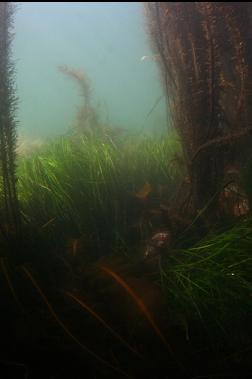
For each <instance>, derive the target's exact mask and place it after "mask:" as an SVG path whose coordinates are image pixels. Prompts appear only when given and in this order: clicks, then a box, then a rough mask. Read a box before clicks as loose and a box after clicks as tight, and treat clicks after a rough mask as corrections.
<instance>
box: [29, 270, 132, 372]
mask: <svg viewBox="0 0 252 379" xmlns="http://www.w3.org/2000/svg"><path fill="white" fill-rule="evenodd" d="M22 270H23V271H24V273H25V274H26V276H27V277H28V278H29V279H30V281H31V282H32V284H33V286H34V287H35V288H36V290H37V291H38V293H39V295H40V297H41V298H42V300H43V301H44V303H45V304H46V306H47V308H48V310H49V312H50V314H51V315H52V317H53V318H54V319H55V321H56V322H57V324H58V325H59V326H60V327H61V328H62V329H63V330H64V332H65V333H66V334H67V335H68V337H70V338H71V339H72V340H73V341H74V342H75V343H76V344H77V345H79V346H80V347H81V348H82V349H83V350H84V351H85V352H86V353H88V354H89V355H91V356H92V357H93V358H95V359H96V360H97V361H99V362H100V363H102V364H103V365H104V366H106V367H109V368H110V369H112V370H114V371H116V372H118V373H120V374H121V375H123V376H124V377H126V378H132V376H130V375H128V374H127V373H126V372H124V371H122V370H121V369H119V368H118V367H115V366H113V365H112V364H111V363H109V362H108V361H106V360H105V359H103V358H102V357H100V356H99V355H97V354H96V353H95V352H93V351H92V350H90V349H89V348H88V347H87V346H85V345H83V344H82V343H81V342H80V341H79V340H78V339H77V338H76V337H75V336H74V335H73V334H72V333H71V332H70V330H69V329H68V328H67V326H66V325H65V324H64V323H63V322H62V321H61V320H60V318H59V317H58V315H57V314H56V312H55V311H54V309H53V307H52V306H51V304H50V303H49V301H48V300H47V297H46V295H45V294H44V292H43V291H42V289H41V288H40V287H39V285H38V284H37V282H36V280H35V278H34V276H33V275H32V274H31V273H30V271H29V270H28V268H26V267H25V266H22Z"/></svg>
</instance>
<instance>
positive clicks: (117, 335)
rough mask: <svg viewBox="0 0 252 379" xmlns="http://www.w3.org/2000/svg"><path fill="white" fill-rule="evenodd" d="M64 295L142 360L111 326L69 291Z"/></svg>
mask: <svg viewBox="0 0 252 379" xmlns="http://www.w3.org/2000/svg"><path fill="white" fill-rule="evenodd" d="M65 294H66V295H67V296H68V297H70V298H71V299H73V300H75V301H76V302H77V303H78V304H79V305H80V306H81V307H82V308H84V309H85V310H87V311H88V312H89V313H90V314H91V315H92V316H93V317H94V318H95V319H96V320H98V321H99V322H100V323H101V324H102V325H103V326H104V327H105V328H106V329H107V330H108V331H109V332H110V333H111V334H112V335H113V336H114V337H115V338H117V339H118V340H119V341H120V342H121V343H122V344H123V345H124V346H126V347H127V348H128V349H129V350H130V351H131V352H132V353H134V354H136V355H137V356H138V357H140V358H143V356H142V355H141V354H140V353H139V352H138V351H137V350H135V349H134V348H133V347H131V346H130V345H129V344H128V342H127V341H125V339H123V338H122V337H121V336H120V334H118V333H117V332H116V331H115V330H114V329H113V328H111V326H109V325H108V324H107V323H106V321H105V320H104V319H103V318H102V317H101V316H99V315H98V314H97V313H96V312H95V311H94V310H93V309H92V308H91V307H90V306H89V305H87V303H84V301H83V300H81V299H80V298H79V297H78V296H76V295H74V294H73V293H71V292H69V291H65Z"/></svg>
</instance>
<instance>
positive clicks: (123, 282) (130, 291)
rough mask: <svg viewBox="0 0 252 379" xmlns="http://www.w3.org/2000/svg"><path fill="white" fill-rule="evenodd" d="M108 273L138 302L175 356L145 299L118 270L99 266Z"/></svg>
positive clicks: (156, 331) (145, 315) (158, 334)
mask: <svg viewBox="0 0 252 379" xmlns="http://www.w3.org/2000/svg"><path fill="white" fill-rule="evenodd" d="M99 267H100V268H101V269H102V270H103V271H104V272H106V274H108V275H110V276H111V277H112V278H113V279H114V280H115V281H116V282H117V283H118V284H120V286H121V287H122V288H123V289H124V290H125V291H126V292H127V293H128V294H129V295H130V296H131V297H132V299H133V300H134V301H135V303H136V304H137V306H138V308H139V309H140V310H141V312H142V314H143V315H144V317H145V318H146V320H147V321H148V322H149V324H150V325H151V326H152V328H153V330H154V331H155V333H156V335H157V336H158V337H159V338H160V339H161V341H162V342H163V343H164V345H165V346H166V348H167V349H168V350H169V352H170V353H171V355H172V356H174V353H173V351H172V349H171V347H170V345H169V344H168V342H167V341H166V339H165V337H164V335H163V334H162V333H161V331H160V329H159V327H158V326H157V324H156V322H155V320H154V319H153V316H152V315H151V313H150V311H149V310H148V308H147V307H146V305H145V304H144V302H143V300H142V299H141V298H140V297H139V296H138V295H137V294H136V292H135V291H134V290H133V289H132V288H131V287H130V286H129V285H128V284H127V283H126V282H125V280H124V279H122V277H121V276H119V275H118V274H117V273H116V272H114V271H113V270H111V269H110V268H109V267H106V266H99Z"/></svg>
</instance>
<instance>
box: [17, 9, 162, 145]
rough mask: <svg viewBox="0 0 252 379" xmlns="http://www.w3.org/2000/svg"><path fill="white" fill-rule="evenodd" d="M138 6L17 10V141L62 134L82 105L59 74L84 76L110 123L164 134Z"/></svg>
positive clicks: (158, 89) (153, 67)
mask: <svg viewBox="0 0 252 379" xmlns="http://www.w3.org/2000/svg"><path fill="white" fill-rule="evenodd" d="M145 23H146V21H145V18H144V11H143V5H142V4H141V3H137V2H136V3H127V2H125V3H122V2H121V3H120V2H117V3H70V2H65V3H63V2H62V3H53V2H52V3H48V2H45V3H20V5H19V10H18V12H17V14H16V16H15V31H16V36H15V41H14V45H13V53H14V57H15V59H16V60H17V87H18V88H17V89H18V95H19V112H18V118H19V120H20V128H19V130H20V134H22V135H26V136H30V137H35V138H37V137H45V136H55V135H59V134H62V133H65V132H66V131H67V130H68V128H69V126H70V125H71V123H72V122H73V119H74V117H75V112H76V107H78V105H79V104H80V102H81V98H80V96H79V93H78V88H77V87H76V86H75V84H74V83H72V82H71V81H69V80H68V79H67V78H65V77H64V76H63V75H62V74H61V73H59V71H58V70H57V66H58V65H63V64H64V65H67V66H69V67H73V68H76V69H79V70H81V71H83V72H85V73H86V75H87V76H88V77H89V79H90V81H91V83H92V102H93V104H94V105H96V106H99V107H100V114H101V115H102V117H103V119H104V120H105V121H106V122H109V123H110V124H112V125H114V126H116V127H123V128H130V129H134V130H150V129H152V128H155V129H156V131H157V132H158V130H160V129H162V128H165V127H166V110H165V100H164V99H162V101H160V102H159V104H158V105H157V107H156V108H155V110H154V111H153V112H152V113H151V115H150V116H149V117H147V115H148V112H149V111H150V109H151V108H152V107H153V105H154V104H155V102H156V100H157V99H158V98H159V96H161V95H162V88H161V84H160V81H159V80H158V79H159V71H158V68H157V65H156V62H155V61H154V60H153V59H151V58H147V59H142V60H141V58H142V57H143V56H152V55H153V52H152V51H151V48H150V46H149V41H148V34H147V33H146V31H147V28H146V24H145Z"/></svg>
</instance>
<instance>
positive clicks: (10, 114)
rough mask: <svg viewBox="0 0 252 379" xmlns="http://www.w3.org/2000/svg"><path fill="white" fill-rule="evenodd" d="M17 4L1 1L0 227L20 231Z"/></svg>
mask: <svg viewBox="0 0 252 379" xmlns="http://www.w3.org/2000/svg"><path fill="white" fill-rule="evenodd" d="M14 12H15V5H14V4H13V3H8V2H0V170H1V171H0V174H1V187H2V188H1V195H2V198H3V205H2V209H1V213H2V215H1V220H0V222H1V229H2V231H3V232H5V233H6V234H8V232H9V231H10V230H12V231H13V232H14V233H15V234H16V236H18V235H19V234H20V213H19V206H18V199H17V191H16V176H15V169H16V166H15V161H16V126H17V124H16V120H15V111H16V104H17V98H16V94H15V87H14V73H15V69H14V63H13V60H12V57H11V44H12V40H13V35H14V34H13V15H14Z"/></svg>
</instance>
